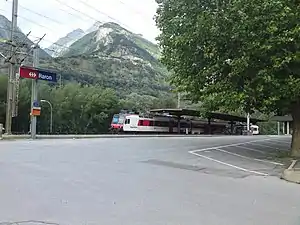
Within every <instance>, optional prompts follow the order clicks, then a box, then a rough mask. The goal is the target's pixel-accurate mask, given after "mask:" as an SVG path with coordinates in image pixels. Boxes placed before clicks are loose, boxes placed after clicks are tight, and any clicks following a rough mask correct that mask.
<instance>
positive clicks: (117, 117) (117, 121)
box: [112, 115, 124, 124]
mask: <svg viewBox="0 0 300 225" xmlns="http://www.w3.org/2000/svg"><path fill="white" fill-rule="evenodd" d="M123 123H124V116H120V115H114V117H113V119H112V124H123Z"/></svg>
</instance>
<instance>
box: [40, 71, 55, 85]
mask: <svg viewBox="0 0 300 225" xmlns="http://www.w3.org/2000/svg"><path fill="white" fill-rule="evenodd" d="M38 73H39V75H38V78H37V79H38V80H46V81H51V82H57V78H56V73H53V72H49V71H43V70H38Z"/></svg>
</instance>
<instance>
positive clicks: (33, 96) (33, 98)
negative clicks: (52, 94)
mask: <svg viewBox="0 0 300 225" xmlns="http://www.w3.org/2000/svg"><path fill="white" fill-rule="evenodd" d="M38 64H39V47H38V45H36V46H34V49H33V68H36V67H38ZM31 90H32V92H31V109H32V108H33V106H34V105H35V104H37V102H38V100H37V98H38V93H37V79H32V83H31ZM31 111H32V110H31ZM36 124H37V117H36V116H34V115H31V123H30V128H31V129H30V130H31V138H32V139H36Z"/></svg>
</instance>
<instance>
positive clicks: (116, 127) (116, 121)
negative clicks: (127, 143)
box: [110, 114, 125, 133]
mask: <svg viewBox="0 0 300 225" xmlns="http://www.w3.org/2000/svg"><path fill="white" fill-rule="evenodd" d="M124 121H125V115H122V114H115V115H114V116H113V118H112V121H111V124H110V131H111V132H112V133H119V132H122V131H123V123H124Z"/></svg>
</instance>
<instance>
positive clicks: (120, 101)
mask: <svg viewBox="0 0 300 225" xmlns="http://www.w3.org/2000/svg"><path fill="white" fill-rule="evenodd" d="M6 86H7V76H4V75H0V123H1V122H2V123H3V122H4V121H5V101H6ZM30 96H31V81H30V80H21V83H20V96H19V115H18V117H17V118H14V120H13V131H14V133H27V132H28V131H29V120H30V117H29V113H30ZM39 99H46V100H48V101H50V102H51V103H52V104H53V121H54V133H103V132H107V131H108V128H109V124H110V120H111V117H112V114H114V113H117V112H119V110H120V109H123V108H130V109H132V108H134V109H136V110H147V109H150V108H157V107H174V104H175V102H174V101H173V98H160V99H159V98H156V97H153V96H149V95H139V94H137V93H131V94H128V95H127V96H126V97H124V98H120V96H118V95H117V93H116V91H115V90H113V89H110V88H104V87H102V86H100V85H83V84H79V83H76V82H68V83H67V84H65V85H62V86H61V87H60V86H59V85H48V84H47V83H45V82H39ZM49 121H50V108H49V105H47V104H46V103H42V114H41V116H40V117H39V118H38V132H39V133H48V132H49Z"/></svg>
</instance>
